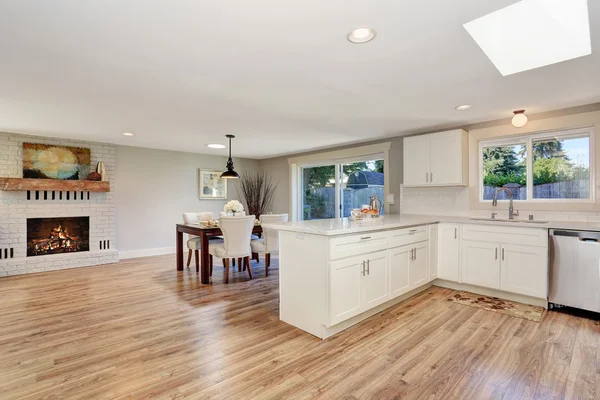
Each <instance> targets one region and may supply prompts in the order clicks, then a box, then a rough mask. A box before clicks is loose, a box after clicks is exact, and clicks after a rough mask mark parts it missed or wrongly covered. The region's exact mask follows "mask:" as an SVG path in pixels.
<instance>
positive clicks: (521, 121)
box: [512, 110, 527, 128]
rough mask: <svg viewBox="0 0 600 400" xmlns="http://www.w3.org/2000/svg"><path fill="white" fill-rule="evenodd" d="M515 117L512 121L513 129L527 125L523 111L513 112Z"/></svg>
mask: <svg viewBox="0 0 600 400" xmlns="http://www.w3.org/2000/svg"><path fill="white" fill-rule="evenodd" d="M513 114H515V116H514V117H513V119H512V125H513V126H514V127H515V128H522V127H524V126H525V124H527V115H525V110H517V111H513Z"/></svg>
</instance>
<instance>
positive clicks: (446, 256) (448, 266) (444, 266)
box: [437, 224, 461, 282]
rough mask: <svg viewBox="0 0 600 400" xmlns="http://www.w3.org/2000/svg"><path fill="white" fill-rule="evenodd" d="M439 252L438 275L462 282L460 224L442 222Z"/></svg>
mask: <svg viewBox="0 0 600 400" xmlns="http://www.w3.org/2000/svg"><path fill="white" fill-rule="evenodd" d="M437 254H438V256H437V277H438V278H440V279H445V280H448V281H453V282H460V281H461V280H460V276H459V275H460V274H459V271H460V225H458V224H440V226H439V227H438V235H437Z"/></svg>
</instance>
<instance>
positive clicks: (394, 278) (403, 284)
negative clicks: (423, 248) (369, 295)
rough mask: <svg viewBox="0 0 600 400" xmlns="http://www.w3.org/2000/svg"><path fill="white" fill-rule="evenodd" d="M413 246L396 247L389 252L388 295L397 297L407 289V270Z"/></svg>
mask: <svg viewBox="0 0 600 400" xmlns="http://www.w3.org/2000/svg"><path fill="white" fill-rule="evenodd" d="M412 249H413V246H412V245H410V246H402V247H396V248H395V249H392V250H390V294H391V297H392V298H394V297H398V296H400V295H402V294H404V293H406V292H408V291H409V290H410V289H409V283H408V268H409V265H410V262H411V258H412Z"/></svg>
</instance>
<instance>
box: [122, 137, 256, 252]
mask: <svg viewBox="0 0 600 400" xmlns="http://www.w3.org/2000/svg"><path fill="white" fill-rule="evenodd" d="M226 161H227V159H226V157H222V156H212V155H204V154H193V153H183V152H176V151H166V150H153V149H145V148H139V147H129V146H118V147H117V167H116V178H115V182H114V183H112V182H111V183H112V184H114V185H116V191H115V193H116V198H115V203H116V209H117V249H118V250H119V251H120V252H131V251H136V250H144V249H164V252H168V249H167V248H174V246H175V224H176V223H179V222H182V213H184V212H200V211H212V212H214V213H215V214H216V215H218V212H219V211H221V210H222V209H223V205H224V204H225V201H224V200H202V201H201V200H199V199H198V183H197V182H198V177H197V170H198V168H202V169H215V170H223V169H224V168H225V163H226ZM234 163H235V169H236V171H238V172H240V173H241V172H242V171H244V170H249V171H258V170H259V169H258V161H257V160H248V159H242V158H234ZM235 187H236V183H235V182H234V181H231V182H229V186H228V188H227V193H228V197H229V199H237V198H238V196H237V191H236V188H235ZM171 250H172V249H171ZM157 253H159V251H157ZM131 255H132V254H130V256H131ZM147 255H150V254H147Z"/></svg>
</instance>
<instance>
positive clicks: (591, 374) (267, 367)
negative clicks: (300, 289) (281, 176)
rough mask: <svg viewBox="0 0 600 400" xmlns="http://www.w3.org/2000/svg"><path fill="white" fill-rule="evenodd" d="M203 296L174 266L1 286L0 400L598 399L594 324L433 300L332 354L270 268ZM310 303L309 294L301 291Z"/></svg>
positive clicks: (82, 272) (347, 339) (433, 294)
mask: <svg viewBox="0 0 600 400" xmlns="http://www.w3.org/2000/svg"><path fill="white" fill-rule="evenodd" d="M274 264H275V265H274V267H272V268H271V271H272V274H271V276H269V277H268V278H265V276H264V266H263V264H262V263H261V264H260V265H258V266H257V265H256V264H255V263H254V262H253V264H252V265H253V266H254V268H253V271H254V276H255V279H254V280H253V281H248V280H247V274H246V273H239V272H235V273H232V274H231V275H232V276H231V283H230V284H229V285H227V286H226V285H224V284H223V283H222V277H223V274H222V267H221V266H220V265H216V266H215V276H214V277H213V280H214V282H215V284H214V285H212V286H203V285H202V284H200V281H199V277H198V276H197V275H196V273H195V271H194V269H192V270H185V271H184V272H182V273H177V272H176V271H175V268H174V256H161V257H149V258H144V259H136V260H128V261H124V262H121V263H119V264H115V265H108V266H99V267H91V268H81V269H72V270H65V271H58V272H50V273H43V274H36V275H29V276H20V277H11V278H0V299H1V309H0V310H1V311H0V378H1V379H0V399H60V398H68V399H96V398H100V399H145V398H152V399H181V398H190V399H208V398H218V399H313V398H314V399H387V398H389V399H532V398H535V399H580V398H581V399H593V398H597V397H598V396H599V394H598V393H599V392H600V378H599V376H598V373H599V365H600V352H599V351H598V345H599V340H600V326H599V325H598V323H597V322H594V321H591V320H587V319H582V318H577V317H573V316H569V315H565V314H560V313H552V312H551V313H549V314H548V315H546V317H545V318H544V321H543V322H542V323H541V324H537V323H535V322H529V321H525V320H522V319H517V318H512V317H509V316H505V315H501V314H496V313H492V312H488V311H484V310H479V309H476V308H472V307H468V306H463V305H459V304H455V303H450V302H448V301H445V298H447V297H448V296H449V295H450V294H452V293H453V292H452V291H450V290H447V289H441V288H431V289H429V290H427V291H426V292H424V293H422V294H420V295H418V296H415V297H413V298H411V299H409V300H407V301H405V302H403V303H401V304H399V305H397V306H395V307H392V308H391V309H388V310H386V311H385V312H382V313H381V314H378V315H376V316H374V317H372V318H370V319H369V320H367V321H365V322H363V323H361V324H359V325H357V326H355V327H353V328H351V329H349V330H348V331H345V332H343V333H341V334H339V335H337V336H335V337H333V338H331V339H329V340H327V341H321V340H319V339H316V338H315V337H313V336H311V335H309V334H307V333H304V332H302V331H300V330H298V329H295V328H293V327H291V326H289V325H287V324H285V323H282V322H280V321H279V320H278V318H277V313H278V285H277V282H278V268H277V263H276V260H274ZM307 296H310V293H307Z"/></svg>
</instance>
